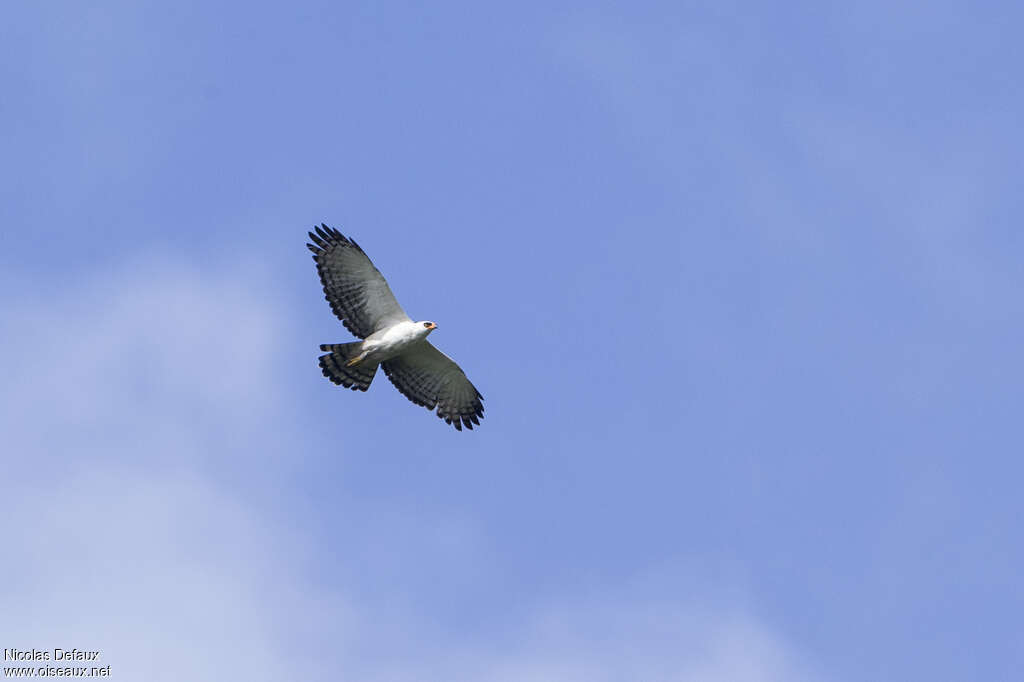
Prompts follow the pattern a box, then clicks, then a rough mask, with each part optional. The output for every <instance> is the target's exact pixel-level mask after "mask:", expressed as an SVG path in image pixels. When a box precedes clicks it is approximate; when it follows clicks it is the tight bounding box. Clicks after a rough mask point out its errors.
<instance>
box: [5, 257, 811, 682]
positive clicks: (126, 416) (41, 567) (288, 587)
mask: <svg viewBox="0 0 1024 682" xmlns="http://www.w3.org/2000/svg"><path fill="white" fill-rule="evenodd" d="M243 282H246V283H248V284H246V285H244V286H243V285H242V284H241V283H243ZM259 282H264V286H260V285H259V284H258V283H259ZM252 283H256V287H255V288H253V284H252ZM15 284H16V286H8V287H7V289H6V290H7V291H8V292H17V291H21V292H29V291H33V290H35V283H34V282H33V283H30V282H28V281H25V280H23V281H21V282H16V283H15ZM29 284H32V286H29ZM58 294H59V295H58ZM9 298H11V299H14V298H15V297H14V296H10V297H9ZM275 300H276V299H275V297H274V296H273V295H272V293H271V288H270V282H268V280H267V278H266V277H263V276H261V274H260V273H259V271H258V269H256V270H254V269H252V268H248V269H247V268H246V267H243V268H241V269H236V270H233V271H232V270H230V269H229V270H227V271H224V272H222V273H220V274H217V275H205V274H203V273H201V272H199V271H198V270H196V269H195V268H192V267H190V266H185V265H181V264H175V263H173V262H167V261H153V262H150V263H148V264H147V265H146V266H138V267H132V268H126V269H121V270H117V271H114V272H109V273H107V274H105V275H103V276H98V277H95V278H94V279H92V280H91V281H90V282H88V283H86V284H85V285H84V286H81V287H68V288H66V289H65V290H63V291H60V292H47V293H45V294H41V295H39V296H38V297H32V296H30V297H27V298H22V299H18V300H8V301H6V302H5V305H6V310H7V311H8V318H7V321H8V324H9V325H10V328H11V329H17V330H19V332H20V335H19V336H18V337H13V336H9V335H8V336H6V337H5V338H4V340H3V341H2V342H0V343H2V344H3V350H4V351H5V354H6V355H7V357H9V358H13V359H15V362H13V363H12V366H11V371H10V374H9V377H8V382H7V383H6V384H4V385H3V387H2V388H0V405H2V406H3V413H2V415H0V427H2V429H3V431H4V433H5V438H6V439H7V441H8V443H9V444H11V446H12V447H10V448H9V449H8V450H7V451H6V454H5V455H4V458H3V461H2V464H3V466H4V467H5V469H6V470H7V472H8V473H9V476H8V479H7V481H6V490H5V505H4V506H5V513H4V516H3V520H2V521H0V524H2V525H0V535H2V537H3V538H4V548H5V550H6V552H7V556H8V557H9V559H8V560H7V561H5V562H3V564H0V582H2V583H3V584H4V586H5V597H4V605H3V609H4V617H3V618H2V619H0V647H16V648H20V649H31V648H33V647H35V648H37V649H52V648H54V647H65V648H67V647H77V648H79V649H99V650H100V651H101V652H102V659H101V660H100V661H99V664H101V665H106V664H110V665H111V671H112V677H113V678H114V679H140V680H142V679H145V680H153V681H154V682H158V681H159V680H172V679H190V680H227V679H230V680H271V679H339V678H340V679H359V680H421V679H481V680H495V681H496V682H500V681H505V680H509V681H511V680H517V681H521V680H560V681H563V680H570V681H571V680H588V681H592V680H598V681H600V680H635V679H664V680H709V681H711V682H714V681H716V680H730V681H731V682H744V681H748V680H749V681H751V682H754V681H772V680H787V681H788V680H800V679H806V677H807V676H806V673H805V672H804V669H803V663H802V662H801V661H800V660H798V657H797V656H796V655H795V654H794V653H793V651H792V648H791V647H790V646H789V645H788V644H787V643H785V642H783V641H782V640H780V639H779V638H778V637H777V636H776V635H774V634H772V632H771V631H770V630H769V629H767V628H765V627H764V626H763V625H762V624H759V623H758V622H757V621H756V619H754V618H752V617H751V616H750V615H749V614H746V613H745V612H742V611H738V612H733V611H730V610H729V609H724V610H723V609H720V608H709V607H708V606H707V605H701V604H682V605H680V604H679V603H677V602H669V603H651V602H650V601H649V600H646V599H644V600H638V599H632V598H630V597H628V596H624V595H621V594H620V595H615V594H611V595H603V596H600V597H597V598H583V599H581V598H578V597H576V598H574V597H572V596H571V595H569V596H567V597H566V600H565V602H564V603H562V604H556V605H550V604H549V605H546V606H543V607H542V608H541V612H540V613H538V615H537V616H536V618H534V619H532V624H527V625H526V626H524V627H522V628H512V634H510V635H502V636H501V637H500V638H498V639H497V640H491V639H483V640H482V639H480V638H474V637H453V636H452V635H451V634H450V633H449V634H445V633H443V632H441V631H440V630H439V629H438V628H437V627H436V626H435V625H434V624H432V622H431V619H430V617H429V615H424V614H419V613H407V612H403V611H402V608H398V609H395V608H379V609H378V608H375V605H374V604H373V603H372V600H368V599H367V598H366V596H365V595H359V594H355V593H353V592H352V590H353V588H352V587H351V586H346V585H344V584H341V583H340V580H342V579H341V578H339V577H336V576H335V577H332V578H330V579H327V580H325V579H324V577H323V575H324V574H323V569H322V566H323V565H325V564H327V563H328V561H327V560H326V559H325V554H324V551H323V549H322V547H323V546H324V543H337V542H343V541H349V542H352V541H354V542H355V543H357V544H356V545H355V546H352V547H351V548H350V551H349V553H350V554H353V555H355V556H357V557H362V558H363V560H366V561H374V557H381V556H384V557H392V559H389V560H387V561H383V562H382V563H384V564H387V565H391V564H395V565H401V564H407V565H408V571H409V572H410V577H412V576H413V574H415V573H416V572H417V570H418V568H417V565H416V562H415V561H409V560H408V558H406V559H403V560H402V561H395V560H394V559H393V557H394V556H396V555H402V554H415V553H417V552H422V553H425V554H429V553H433V555H435V556H432V558H431V559H430V560H431V561H437V560H440V561H450V562H452V563H453V568H452V570H461V571H466V570H469V569H467V565H468V566H470V567H471V566H472V565H474V562H475V563H476V564H477V565H479V566H486V565H487V562H486V561H485V560H483V559H481V558H480V555H481V554H483V550H482V549H481V545H482V543H483V542H485V540H484V539H483V537H482V533H481V532H480V530H479V527H478V524H477V523H476V522H475V521H474V520H472V519H469V520H465V519H424V518H420V517H417V516H416V515H413V514H403V513H401V512H400V511H396V510H394V509H392V510H391V511H390V513H387V514H383V515H378V517H379V518H378V519H377V523H378V524H379V525H380V529H379V532H378V533H376V534H375V537H374V538H373V539H372V540H366V539H362V540H360V538H359V537H346V534H345V530H344V529H338V530H337V531H336V533H335V534H334V535H333V536H332V537H330V538H318V537H314V536H313V535H312V532H311V531H306V530H305V529H304V528H295V527H289V526H288V520H287V519H284V518H282V517H281V516H280V512H281V510H280V509H277V508H275V507H273V506H272V505H268V504H266V503H263V502H260V501H259V499H255V498H253V497H252V496H251V495H249V494H248V493H247V492H246V489H245V488H244V486H233V485H231V483H230V478H227V479H226V478H225V477H224V476H223V475H221V476H218V475H217V474H216V473H214V472H212V471H211V468H210V467H209V466H208V464H209V462H211V461H217V462H220V463H221V464H222V465H223V466H222V467H221V469H220V470H221V471H223V470H225V469H226V470H228V471H231V470H241V469H242V468H244V467H249V466H252V463H253V462H254V461H257V462H262V466H265V467H268V468H270V469H275V468H276V469H280V470H282V471H283V470H284V468H285V467H287V466H293V464H292V463H291V460H290V459H288V460H286V459H284V458H275V455H274V454H273V453H275V452H277V451H278V450H279V448H277V447H275V446H273V444H272V442H273V441H274V439H282V440H287V439H289V438H290V437H292V436H294V435H295V434H293V433H289V429H291V430H295V429H297V428H300V427H298V426H295V425H292V426H289V423H291V422H289V420H287V419H283V418H281V415H282V410H284V409H287V408H285V407H284V406H285V405H287V404H289V403H290V402H294V401H295V400H296V398H295V397H294V396H288V395H284V394H282V392H283V391H284V390H285V389H284V388H282V387H285V386H287V383H286V382H281V381H279V377H278V376H277V374H276V372H277V370H275V365H276V364H279V363H278V361H277V358H279V357H280V339H281V338H282V336H283V332H282V329H283V327H284V325H286V324H287V320H286V318H285V317H284V316H283V315H282V313H281V310H282V306H279V305H278V304H277V303H276V302H275ZM239 433H241V434H247V435H242V436H239V435H237V434H239ZM239 439H241V441H242V442H243V443H244V444H245V447H242V448H240V447H225V445H226V444H228V445H231V444H235V445H237V444H238V442H239ZM375 530H376V526H375ZM359 542H362V544H361V545H360V544H358V543H359ZM410 547H412V548H413V549H412V550H410ZM454 564H459V565H458V566H455V565H454ZM314 568H319V569H320V571H319V572H317V571H314V570H313V569H314ZM314 574H315V575H317V576H318V577H317V578H316V579H314V578H312V577H311V576H312V575H314ZM328 575H330V572H328ZM390 579H391V580H392V581H395V580H399V581H400V580H401V576H391V578H390ZM416 584H418V583H416ZM496 603H500V600H499V599H496ZM356 604H358V605H359V606H358V607H357V606H355V605H356ZM495 618H501V615H500V612H496V613H495ZM504 631H506V632H507V631H508V629H505V630H504Z"/></svg>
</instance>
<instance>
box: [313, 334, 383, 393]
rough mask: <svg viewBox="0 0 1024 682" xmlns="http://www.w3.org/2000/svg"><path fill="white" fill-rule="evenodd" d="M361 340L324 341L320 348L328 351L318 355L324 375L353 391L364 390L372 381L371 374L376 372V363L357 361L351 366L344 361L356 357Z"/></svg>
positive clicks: (360, 347) (361, 343)
mask: <svg viewBox="0 0 1024 682" xmlns="http://www.w3.org/2000/svg"><path fill="white" fill-rule="evenodd" d="M362 346H363V342H362V341H355V342H353V343H325V344H323V345H321V346H320V350H322V351H328V353H327V355H321V356H320V369H322V370H323V372H324V376H325V377H327V378H328V379H330V380H331V381H333V382H334V383H336V384H338V385H339V386H344V387H345V388H351V389H352V390H353V391H355V390H357V389H358V390H360V391H365V390H366V389H368V388H369V387H370V382H371V381H373V375H374V374H376V373H377V365H376V364H364V363H358V364H355V365H352V366H349V365H347V364H346V363H347V362H348V361H349V360H351V359H353V358H355V357H357V356H358V355H359V354H360V353H361V352H362Z"/></svg>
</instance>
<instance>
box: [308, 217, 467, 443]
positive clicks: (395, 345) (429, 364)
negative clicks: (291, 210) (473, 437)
mask: <svg viewBox="0 0 1024 682" xmlns="http://www.w3.org/2000/svg"><path fill="white" fill-rule="evenodd" d="M315 230H316V231H315V232H310V233H309V238H310V240H312V242H313V243H312V244H306V246H307V247H309V250H310V251H312V252H313V260H314V261H315V262H316V271H317V273H319V275H320V282H321V283H322V284H323V285H324V293H325V294H326V295H327V302H328V303H330V304H331V310H333V311H334V314H335V315H337V316H338V319H340V320H341V323H342V324H344V325H345V328H346V329H348V330H349V331H350V332H352V333H353V334H355V335H356V336H357V337H359V338H360V339H363V340H362V341H355V342H353V343H329V344H323V345H322V346H320V350H322V351H327V354H326V355H321V356H320V367H321V369H323V372H324V376H325V377H327V378H328V379H330V380H331V381H333V382H334V383H336V384H339V385H341V386H344V387H346V388H351V389H352V390H353V391H354V390H356V389H358V390H360V391H365V390H366V389H368V388H369V387H370V382H371V381H373V376H374V374H376V373H377V366H378V365H379V366H381V367H383V368H384V373H385V374H387V375H388V379H390V380H391V383H393V384H394V385H395V388H397V389H398V390H399V391H401V392H402V395H404V396H405V397H406V398H408V399H409V400H411V401H412V402H414V403H416V404H417V405H422V406H423V407H425V408H427V409H428V410H433V409H434V408H435V407H436V408H437V416H438V417H440V418H441V419H443V420H444V421H445V422H446V423H448V424H451V425H452V426H454V427H455V428H456V429H457V430H459V431H461V430H462V427H463V426H465V427H466V428H467V429H472V428H473V425H474V424H476V425H479V424H480V419H482V418H483V416H484V406H483V403H482V402H481V401H482V400H483V399H484V397H483V396H482V395H480V391H478V390H476V387H475V386H473V384H471V383H470V382H469V379H467V378H466V374H465V373H464V372H463V371H462V369H460V368H459V366H458V365H456V364H455V361H454V360H452V359H451V358H449V357H448V356H447V355H445V354H444V353H442V352H441V351H439V350H438V349H436V348H434V346H432V345H431V344H430V342H429V341H427V336H428V335H429V334H430V332H432V331H434V330H435V329H437V325H436V324H434V323H433V322H430V321H429V320H424V321H422V322H413V320H412V319H411V318H410V317H409V316H408V315H406V314H405V311H404V310H402V306H400V305H398V301H396V300H395V295H394V294H392V293H391V287H389V286H388V283H387V282H386V281H385V280H384V276H383V275H381V274H380V271H379V270H377V268H375V267H374V266H373V263H371V262H370V258H369V256H367V255H366V254H365V253H363V249H362V248H360V246H359V245H358V244H356V243H355V241H354V240H352V239H349V238H347V237H345V236H344V235H342V234H341V233H340V232H338V231H337V230H335V229H334V228H332V227H327V226H326V225H323V224H321V226H320V227H317V228H315Z"/></svg>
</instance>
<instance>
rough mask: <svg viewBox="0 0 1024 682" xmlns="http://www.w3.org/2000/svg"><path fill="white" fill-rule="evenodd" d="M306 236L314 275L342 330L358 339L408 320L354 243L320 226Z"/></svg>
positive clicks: (377, 273) (389, 288)
mask: <svg viewBox="0 0 1024 682" xmlns="http://www.w3.org/2000/svg"><path fill="white" fill-rule="evenodd" d="M315 230H316V231H315V232H310V233H309V238H310V240H311V241H312V243H311V244H306V246H307V247H308V248H309V250H310V251H312V252H313V260H314V261H315V262H316V271H317V273H318V274H319V275H320V283H321V284H323V287H324V294H325V296H326V298H327V302H328V303H330V304H331V310H333V311H334V314H335V315H337V316H338V319H339V320H341V322H342V324H344V325H345V328H346V329H348V330H349V331H350V332H352V333H353V334H355V335H356V336H357V337H359V338H360V339H365V338H366V337H367V336H369V335H370V334H372V333H374V332H375V331H378V330H380V329H384V328H386V327H390V326H391V325H393V324H396V323H398V322H405V321H408V320H409V316H408V315H406V314H405V311H404V310H402V306H400V305H398V301H397V300H396V299H395V295H394V294H392V293H391V287H389V286H388V283H387V280H385V279H384V276H383V275H382V274H380V271H379V270H378V269H377V268H376V267H374V265H373V263H372V262H371V261H370V258H369V256H367V255H366V254H365V253H364V252H363V249H362V248H360V246H359V245H358V244H356V242H355V240H353V239H349V238H347V237H345V236H344V235H343V234H341V233H340V232H338V231H337V230H336V229H334V228H332V227H327V225H323V224H321V226H320V227H317V228H315Z"/></svg>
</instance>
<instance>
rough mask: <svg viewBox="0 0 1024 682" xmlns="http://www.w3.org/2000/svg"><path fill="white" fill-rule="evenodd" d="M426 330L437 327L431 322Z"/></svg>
mask: <svg viewBox="0 0 1024 682" xmlns="http://www.w3.org/2000/svg"><path fill="white" fill-rule="evenodd" d="M427 329H437V325H436V324H434V323H433V322H431V323H430V326H429V327H427Z"/></svg>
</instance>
